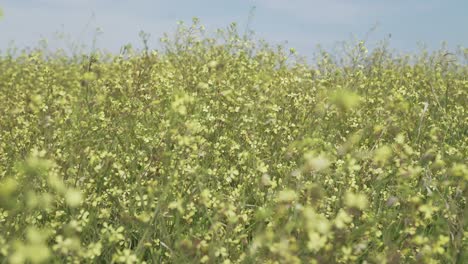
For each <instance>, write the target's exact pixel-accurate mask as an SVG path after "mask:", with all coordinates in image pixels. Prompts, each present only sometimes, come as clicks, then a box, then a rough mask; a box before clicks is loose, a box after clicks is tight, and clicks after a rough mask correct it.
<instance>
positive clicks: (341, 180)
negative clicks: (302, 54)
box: [0, 20, 468, 263]
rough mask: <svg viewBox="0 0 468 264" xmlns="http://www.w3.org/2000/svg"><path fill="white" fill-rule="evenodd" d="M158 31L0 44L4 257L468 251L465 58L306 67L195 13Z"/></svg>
mask: <svg viewBox="0 0 468 264" xmlns="http://www.w3.org/2000/svg"><path fill="white" fill-rule="evenodd" d="M162 41H163V43H165V48H164V50H162V51H151V50H149V49H148V48H145V50H143V51H142V52H137V51H134V50H132V48H131V47H130V46H126V47H124V48H123V49H122V53H121V54H120V55H110V54H105V53H102V52H98V51H96V52H94V53H93V54H91V55H89V56H84V55H83V56H66V55H64V54H63V53H60V52H58V53H50V52H47V51H46V50H43V49H37V50H33V51H29V52H23V53H21V54H18V55H16V56H13V55H12V54H4V55H2V57H1V58H0V89H1V93H0V101H1V102H2V103H1V104H0V113H1V119H0V139H1V140H0V153H1V154H0V173H1V174H0V223H1V224H0V259H3V260H4V262H7V263H26V262H28V263H29V262H31V263H42V262H44V263H63V262H67V263H68V262H75V263H104V262H114V263H137V262H142V261H145V262H146V263H161V262H162V263H191V262H194V263H244V262H245V263H302V262H311V263H350V262H363V263H364V262H366V263H400V262H404V263H462V260H463V259H467V258H468V256H467V255H466V252H467V240H466V237H467V235H466V234H467V233H466V231H465V227H466V218H465V212H466V197H467V188H466V187H467V186H466V183H467V180H468V168H467V166H466V157H467V155H466V154H467V131H468V128H467V124H468V119H467V115H466V110H465V104H466V98H467V96H468V94H467V92H468V89H467V88H468V79H467V76H468V74H467V73H468V68H467V66H466V64H463V63H461V62H458V61H451V60H448V59H447V55H446V52H445V51H444V50H441V51H439V52H435V53H433V54H428V53H422V54H420V55H418V56H411V55H404V56H395V55H392V54H391V53H390V52H388V51H387V49H385V48H380V49H379V48H377V49H374V50H373V51H372V52H368V51H367V49H366V48H365V46H364V43H362V42H361V43H358V44H357V45H356V46H355V47H351V49H354V54H355V55H353V58H348V59H347V60H338V59H336V58H333V56H331V54H328V53H326V52H321V53H320V54H319V55H318V56H317V61H316V63H315V64H308V63H306V62H303V61H302V60H300V59H299V58H298V59H297V60H295V59H294V58H296V55H295V51H294V50H291V51H290V52H289V51H285V50H284V49H283V48H281V47H271V46H270V45H268V44H266V43H264V42H261V41H260V42H258V41H253V40H251V39H249V38H246V37H242V36H240V35H239V34H238V33H237V29H236V27H235V25H231V26H230V27H228V28H227V29H226V30H220V31H219V32H218V33H217V35H216V36H215V37H209V36H207V35H206V33H205V32H204V29H203V27H202V26H200V25H199V24H198V21H197V20H195V21H194V24H193V25H191V26H189V27H186V26H184V25H183V24H182V25H181V26H180V27H179V30H178V32H177V34H175V36H174V37H173V38H171V37H169V36H165V37H164V38H163V39H162ZM346 61H348V62H346ZM342 62H345V63H342Z"/></svg>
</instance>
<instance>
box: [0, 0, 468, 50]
mask: <svg viewBox="0 0 468 264" xmlns="http://www.w3.org/2000/svg"><path fill="white" fill-rule="evenodd" d="M253 6H255V7H256V9H255V12H254V17H253V20H252V21H251V23H250V28H251V29H252V30H254V31H255V32H256V36H257V37H260V38H264V39H266V40H267V41H269V42H271V43H280V42H283V41H285V40H287V41H288V46H289V47H295V48H296V49H297V50H298V51H299V52H300V54H302V55H306V56H311V55H312V53H313V51H314V48H315V46H316V45H317V44H322V46H324V47H325V48H328V49H329V48H331V47H333V44H335V43H336V42H337V41H343V40H350V39H351V38H352V36H353V35H354V36H357V37H358V38H363V37H364V36H365V35H366V32H368V31H369V30H370V29H371V28H372V27H374V26H375V25H377V28H376V30H375V31H374V32H373V33H372V34H371V36H370V39H369V41H370V44H372V43H375V42H376V41H378V40H382V39H383V38H384V37H385V36H388V35H389V34H391V35H392V37H391V41H390V43H391V46H392V47H393V48H396V49H397V50H399V51H402V52H407V51H417V50H418V43H423V44H425V45H426V46H427V47H428V48H429V49H436V48H439V47H440V46H441V42H442V41H444V40H445V41H447V42H448V44H449V47H450V48H452V49H453V48H455V47H457V46H458V45H461V46H464V47H466V46H468V0H445V1H444V0H385V1H384V0H380V1H379V0H373V1H371V0H236V1H227V0H197V1H195V0H193V1H188V0H185V1H182V0H171V1H159V0H132V1H130V0H95V1H92V0H0V7H1V8H2V9H3V11H4V13H5V16H4V18H3V19H2V20H0V50H5V48H6V47H8V45H10V44H9V43H10V42H11V41H12V40H14V41H15V46H17V47H19V48H24V47H34V46H35V45H36V43H37V42H38V40H39V39H41V38H46V39H48V40H49V44H50V46H51V47H64V48H66V47H67V45H68V44H67V42H66V41H63V40H59V39H57V38H56V37H55V34H54V32H63V33H66V34H68V35H69V40H71V41H72V42H74V43H81V44H85V45H87V46H91V45H92V36H93V32H94V31H95V29H96V28H97V27H100V28H102V30H103V33H102V34H101V35H100V36H99V37H98V39H97V47H99V48H105V49H107V50H110V51H114V52H118V51H119V49H120V47H121V46H122V45H124V44H127V43H132V44H134V45H135V46H137V47H138V46H141V45H140V44H141V41H140V40H139V37H138V33H139V31H140V30H144V31H145V32H148V33H150V34H151V39H150V47H152V48H157V47H158V39H159V37H161V36H162V33H163V32H174V30H175V28H176V22H177V21H178V20H184V21H187V22H190V20H191V18H192V17H194V16H196V17H199V18H200V19H201V22H202V23H203V24H204V25H206V26H207V28H208V29H215V28H219V27H226V26H228V25H229V23H230V22H237V23H238V24H239V27H240V29H244V27H245V25H246V23H247V21H248V17H249V10H250V9H251V8H252V7H253ZM93 14H94V15H93Z"/></svg>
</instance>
